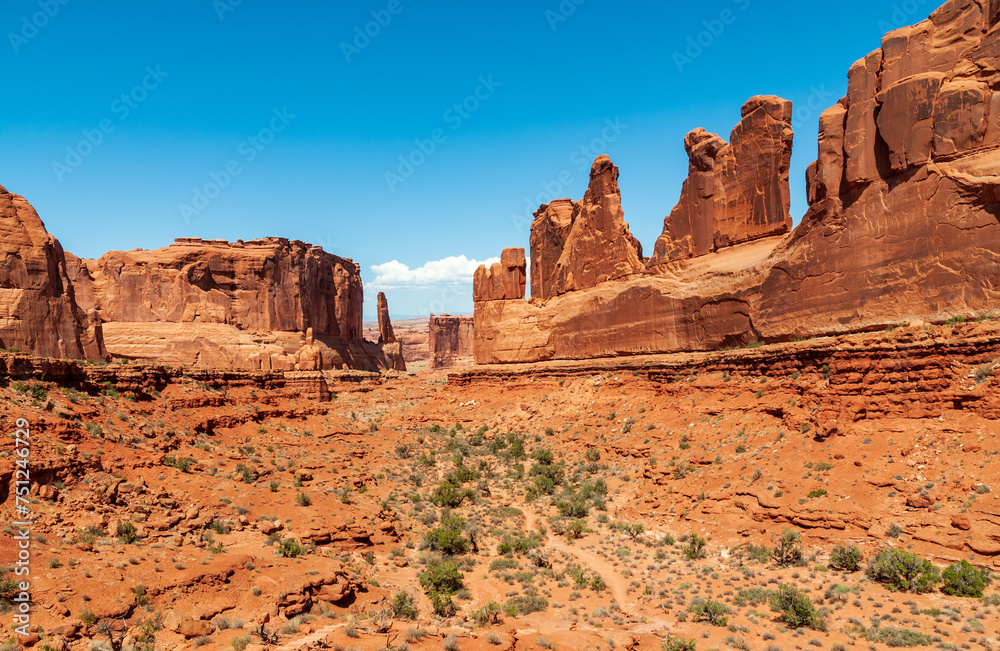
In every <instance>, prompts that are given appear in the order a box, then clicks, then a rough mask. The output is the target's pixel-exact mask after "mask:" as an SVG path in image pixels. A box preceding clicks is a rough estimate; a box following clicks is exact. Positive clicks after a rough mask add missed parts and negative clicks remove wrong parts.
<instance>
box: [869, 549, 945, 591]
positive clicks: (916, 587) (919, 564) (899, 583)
mask: <svg viewBox="0 0 1000 651" xmlns="http://www.w3.org/2000/svg"><path fill="white" fill-rule="evenodd" d="M865 573H866V574H867V575H868V578H869V579H871V580H872V581H877V582H878V583H882V584H884V585H885V586H886V587H887V588H889V589H890V590H893V591H899V592H916V593H923V592H930V591H932V590H933V589H934V588H935V587H936V586H937V584H938V583H940V582H941V573H940V572H939V571H938V569H937V568H936V567H934V565H933V564H932V563H931V562H930V561H928V560H926V559H922V558H920V557H919V556H917V555H916V554H911V553H910V552H907V551H904V550H902V549H883V550H882V551H880V552H879V553H878V554H876V555H875V556H873V557H872V558H871V559H870V560H869V561H868V569H867V570H866V571H865Z"/></svg>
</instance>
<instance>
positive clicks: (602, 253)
mask: <svg viewBox="0 0 1000 651" xmlns="http://www.w3.org/2000/svg"><path fill="white" fill-rule="evenodd" d="M644 268H645V266H644V261H643V257H642V245H641V244H640V243H639V240H637V239H636V238H635V237H633V235H632V233H631V232H630V231H629V227H628V224H627V223H626V222H625V213H624V211H623V210H622V197H621V190H620V189H619V187H618V168H617V167H616V166H615V165H614V163H612V162H611V159H610V158H608V157H607V156H599V157H598V158H597V160H595V161H594V164H593V166H592V167H591V169H590V185H589V187H588V188H587V192H586V194H585V195H584V196H583V201H580V202H574V201H570V200H569V199H560V200H558V201H554V202H552V203H551V204H546V205H543V206H542V207H541V208H539V209H538V211H537V212H535V220H534V222H533V223H532V224H531V297H532V299H540V300H546V299H549V298H552V297H554V296H560V295H562V294H566V293H568V292H573V291H578V290H581V289H589V288H591V287H596V286H597V285H599V284H601V283H603V282H607V281H609V280H622V279H625V278H630V277H634V276H636V275H637V274H640V273H642V271H643V270H644Z"/></svg>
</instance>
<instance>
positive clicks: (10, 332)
mask: <svg viewBox="0 0 1000 651" xmlns="http://www.w3.org/2000/svg"><path fill="white" fill-rule="evenodd" d="M0 251H2V252H3V263H2V264H0V344H2V345H3V346H4V347H6V348H18V349H21V350H23V351H27V352H32V353H35V354H37V355H44V356H50V357H69V358H75V359H83V358H86V359H93V360H97V359H104V358H105V357H106V356H107V353H106V352H105V350H104V340H103V333H102V329H101V324H100V321H99V320H98V319H97V318H96V317H95V316H94V315H92V314H88V313H87V312H86V311H84V310H83V309H81V308H80V306H79V304H78V302H77V300H76V296H75V293H74V290H73V284H72V283H71V282H70V278H69V275H68V274H67V261H66V254H65V253H64V252H63V249H62V246H61V245H60V244H59V240H57V239H56V238H54V237H53V236H52V235H50V234H49V233H48V232H47V231H46V230H45V225H44V224H43V223H42V220H41V219H40V218H39V217H38V213H37V212H35V209H34V208H32V207H31V204H29V203H28V202H27V201H26V200H25V199H24V197H21V196H19V195H16V194H11V193H9V192H8V191H7V190H6V189H5V188H4V187H3V186H0Z"/></svg>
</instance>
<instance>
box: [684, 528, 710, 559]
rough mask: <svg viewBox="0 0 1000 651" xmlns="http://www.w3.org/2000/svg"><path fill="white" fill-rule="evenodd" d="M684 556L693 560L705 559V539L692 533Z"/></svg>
mask: <svg viewBox="0 0 1000 651" xmlns="http://www.w3.org/2000/svg"><path fill="white" fill-rule="evenodd" d="M684 555H685V556H686V557H687V558H689V559H691V560H697V559H699V558H705V539H704V538H702V537H701V536H699V535H698V534H696V533H693V532H692V533H691V535H690V536H688V541H687V548H686V549H685V550H684Z"/></svg>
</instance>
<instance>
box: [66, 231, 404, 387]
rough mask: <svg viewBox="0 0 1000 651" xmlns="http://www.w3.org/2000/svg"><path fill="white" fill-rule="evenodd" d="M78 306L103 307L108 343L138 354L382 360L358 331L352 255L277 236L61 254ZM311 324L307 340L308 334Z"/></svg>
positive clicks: (254, 363) (227, 362) (285, 365)
mask: <svg viewBox="0 0 1000 651" xmlns="http://www.w3.org/2000/svg"><path fill="white" fill-rule="evenodd" d="M67 271H68V276H69V278H70V280H71V281H72V284H73V286H74V287H75V288H76V295H77V301H78V302H79V303H80V305H81V307H82V308H84V309H85V310H93V311H95V312H97V313H99V314H100V316H101V319H102V320H103V321H104V337H105V342H106V345H107V347H108V351H109V352H110V353H111V354H112V355H113V356H115V357H122V358H128V359H133V360H136V361H144V362H158V363H165V364H178V365H190V366H196V367H202V368H229V369H241V370H253V369H262V370H294V369H295V368H296V367H297V365H298V364H299V360H300V358H301V357H302V355H300V351H304V352H306V353H307V355H306V358H307V359H308V360H309V361H308V363H307V365H308V366H310V367H312V366H316V367H317V368H310V369H307V370H318V369H322V368H325V369H341V368H345V367H347V368H355V369H361V370H375V369H377V368H384V367H385V366H386V361H385V357H384V355H383V354H382V352H381V350H380V349H379V348H378V347H377V346H375V345H374V344H369V343H368V342H365V341H364V339H363V338H362V326H361V318H362V305H363V302H364V290H363V288H362V285H361V274H360V269H359V267H358V265H357V264H355V263H354V262H353V261H351V260H349V259H345V258H340V257H337V256H335V255H332V254H330V253H327V252H325V251H323V250H322V249H321V248H320V247H318V246H311V245H309V244H306V243H304V242H299V241H290V240H287V239H284V238H265V239H259V240H249V241H247V242H243V241H239V240H238V241H236V242H234V243H230V242H227V241H225V240H202V239H199V238H180V239H178V240H176V241H175V242H174V243H173V244H171V245H170V246H167V247H164V248H161V249H155V250H151V251H145V250H136V251H128V252H123V251H112V252H109V253H106V254H105V255H103V256H102V257H101V258H100V259H99V260H81V259H79V258H77V257H75V256H72V255H68V254H67ZM309 329H311V330H312V332H313V335H314V340H310V341H307V338H306V331H307V330H309Z"/></svg>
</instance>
